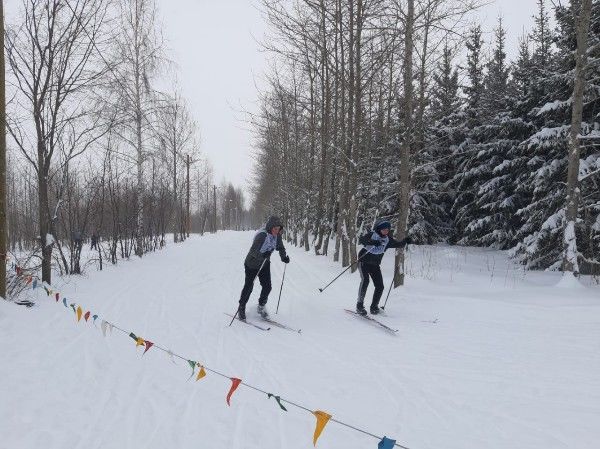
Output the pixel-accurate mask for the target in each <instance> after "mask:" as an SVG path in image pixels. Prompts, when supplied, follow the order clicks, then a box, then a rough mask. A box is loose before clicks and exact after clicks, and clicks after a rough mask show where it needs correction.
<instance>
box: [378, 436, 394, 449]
mask: <svg viewBox="0 0 600 449" xmlns="http://www.w3.org/2000/svg"><path fill="white" fill-rule="evenodd" d="M395 445H396V440H391V439H389V438H388V437H386V436H384V437H383V438H382V439H381V441H380V442H379V444H378V445H377V449H392V448H393V447H394V446H395Z"/></svg>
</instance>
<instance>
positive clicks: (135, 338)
mask: <svg viewBox="0 0 600 449" xmlns="http://www.w3.org/2000/svg"><path fill="white" fill-rule="evenodd" d="M129 336H130V337H131V338H133V339H134V340H135V341H137V339H138V338H137V336H136V335H135V334H134V333H133V332H131V333H130V334H129Z"/></svg>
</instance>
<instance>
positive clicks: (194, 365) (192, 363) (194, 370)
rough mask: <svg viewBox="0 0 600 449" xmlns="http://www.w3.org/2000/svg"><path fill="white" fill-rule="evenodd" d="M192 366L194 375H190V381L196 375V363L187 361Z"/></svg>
mask: <svg viewBox="0 0 600 449" xmlns="http://www.w3.org/2000/svg"><path fill="white" fill-rule="evenodd" d="M187 362H188V363H189V365H190V367H191V368H192V374H190V377H188V380H190V379H191V378H192V376H193V375H194V373H195V372H196V362H194V361H193V360H188V361H187Z"/></svg>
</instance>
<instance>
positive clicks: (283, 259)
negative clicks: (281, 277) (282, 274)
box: [281, 254, 290, 263]
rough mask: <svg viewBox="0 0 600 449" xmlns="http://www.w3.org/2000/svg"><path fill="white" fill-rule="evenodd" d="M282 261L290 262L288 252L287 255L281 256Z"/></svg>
mask: <svg viewBox="0 0 600 449" xmlns="http://www.w3.org/2000/svg"><path fill="white" fill-rule="evenodd" d="M281 261H282V262H283V263H290V256H288V255H287V254H286V255H285V256H281Z"/></svg>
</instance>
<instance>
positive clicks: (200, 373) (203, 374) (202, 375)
mask: <svg viewBox="0 0 600 449" xmlns="http://www.w3.org/2000/svg"><path fill="white" fill-rule="evenodd" d="M204 376H206V371H205V370H204V367H203V366H200V371H198V375H197V376H196V380H200V379H202V378H203V377H204Z"/></svg>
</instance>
